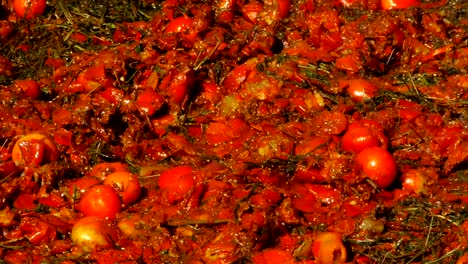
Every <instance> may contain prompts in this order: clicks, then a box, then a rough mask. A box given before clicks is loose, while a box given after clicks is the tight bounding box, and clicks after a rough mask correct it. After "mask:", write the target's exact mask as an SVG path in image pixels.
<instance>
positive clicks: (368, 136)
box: [341, 126, 380, 153]
mask: <svg viewBox="0 0 468 264" xmlns="http://www.w3.org/2000/svg"><path fill="white" fill-rule="evenodd" d="M341 142H342V146H343V150H349V151H353V152H355V153H359V152H361V151H362V150H364V149H365V148H368V147H377V146H379V145H380V141H379V139H378V137H377V136H376V134H375V133H374V132H373V129H372V128H370V127H365V126H362V127H357V128H354V129H350V130H348V131H346V133H345V134H344V135H343V137H342V138H341Z"/></svg>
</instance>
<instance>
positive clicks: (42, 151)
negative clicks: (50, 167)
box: [11, 134, 60, 167]
mask: <svg viewBox="0 0 468 264" xmlns="http://www.w3.org/2000/svg"><path fill="white" fill-rule="evenodd" d="M59 156H60V153H59V151H58V149H57V146H55V144H54V142H52V140H50V139H49V138H48V137H47V136H45V135H43V134H28V135H25V136H23V137H21V138H20V139H19V140H18V141H17V142H16V143H15V145H14V146H13V150H12V153H11V159H12V160H13V161H14V162H15V164H16V165H17V166H21V165H25V166H33V167H37V166H39V165H41V164H43V163H45V162H51V161H56V160H58V158H59Z"/></svg>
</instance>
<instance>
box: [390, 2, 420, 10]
mask: <svg viewBox="0 0 468 264" xmlns="http://www.w3.org/2000/svg"><path fill="white" fill-rule="evenodd" d="M381 5H382V9H383V10H390V9H403V8H408V7H412V6H418V5H419V1H418V0H382V1H381Z"/></svg>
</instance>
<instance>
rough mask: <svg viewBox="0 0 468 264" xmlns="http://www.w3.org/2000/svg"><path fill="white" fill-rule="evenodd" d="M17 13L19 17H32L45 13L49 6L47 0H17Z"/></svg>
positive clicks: (15, 2) (15, 4)
mask: <svg viewBox="0 0 468 264" xmlns="http://www.w3.org/2000/svg"><path fill="white" fill-rule="evenodd" d="M13 5H14V8H15V13H16V15H18V16H19V17H22V18H25V19H31V18H34V17H38V16H40V15H42V14H44V11H45V9H46V6H47V1H46V0H15V1H14V3H13Z"/></svg>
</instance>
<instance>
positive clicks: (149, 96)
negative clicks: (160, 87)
mask: <svg viewBox="0 0 468 264" xmlns="http://www.w3.org/2000/svg"><path fill="white" fill-rule="evenodd" d="M135 103H136V105H137V107H138V110H139V111H140V113H142V114H143V115H145V116H152V115H153V114H154V113H156V111H158V110H159V109H160V108H161V107H162V106H163V104H164V99H163V98H162V96H160V95H159V94H158V93H157V92H156V91H153V89H151V88H146V89H145V90H144V91H143V92H141V93H139V94H138V97H137V100H136V102H135Z"/></svg>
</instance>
